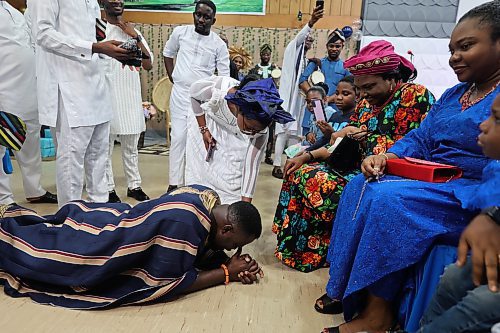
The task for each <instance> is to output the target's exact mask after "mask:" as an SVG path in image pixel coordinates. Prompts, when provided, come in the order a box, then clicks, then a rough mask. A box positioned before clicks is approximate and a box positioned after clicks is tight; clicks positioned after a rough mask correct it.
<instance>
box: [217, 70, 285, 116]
mask: <svg viewBox="0 0 500 333" xmlns="http://www.w3.org/2000/svg"><path fill="white" fill-rule="evenodd" d="M225 98H226V100H227V101H228V102H231V103H233V104H236V105H238V106H239V107H240V111H241V112H242V113H243V115H244V116H245V117H247V118H249V119H255V120H258V121H260V122H262V123H264V124H269V123H270V122H271V121H273V120H274V121H276V122H278V123H280V124H286V123H289V122H291V121H294V120H295V119H294V118H293V117H292V116H291V115H290V113H288V112H286V111H285V110H283V108H282V107H281V103H283V100H282V99H280V94H279V93H278V89H277V88H276V85H275V84H274V81H273V79H272V78H269V79H264V80H258V81H251V82H249V83H247V84H246V85H245V86H244V87H243V88H241V89H239V90H237V91H236V92H235V93H234V94H227V95H226V97H225Z"/></svg>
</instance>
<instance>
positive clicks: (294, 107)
mask: <svg viewBox="0 0 500 333" xmlns="http://www.w3.org/2000/svg"><path fill="white" fill-rule="evenodd" d="M311 31H312V28H311V27H310V26H309V24H306V26H305V27H304V28H302V30H301V31H300V32H299V33H298V34H297V36H295V38H294V39H293V40H292V41H291V42H290V43H289V44H288V45H287V47H286V49H285V54H284V57H283V68H282V74H281V79H280V88H279V93H280V97H281V99H283V104H282V107H283V109H285V110H286V111H288V112H289V113H290V114H291V115H292V117H293V118H294V119H295V121H292V122H290V123H287V124H284V125H282V124H279V123H277V124H276V134H280V133H285V132H290V134H292V135H300V130H301V124H302V119H303V118H304V110H305V106H306V102H305V99H304V97H303V96H302V95H301V94H300V88H299V79H300V75H301V74H302V71H303V70H304V68H305V64H306V62H305V58H304V55H305V53H304V51H305V50H304V43H305V41H306V38H307V36H308V35H309V34H310V33H311ZM299 59H300V60H299ZM297 64H298V66H297Z"/></svg>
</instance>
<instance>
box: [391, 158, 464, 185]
mask: <svg viewBox="0 0 500 333" xmlns="http://www.w3.org/2000/svg"><path fill="white" fill-rule="evenodd" d="M386 173H388V174H390V175H395V176H400V177H404V178H409V179H415V180H421V181H424V182H431V183H445V182H448V181H450V180H453V179H457V178H460V177H462V169H460V168H458V167H455V166H452V165H446V164H441V163H435V162H429V161H424V160H419V159H416V158H411V157H404V158H396V159H391V160H388V161H387V166H386Z"/></svg>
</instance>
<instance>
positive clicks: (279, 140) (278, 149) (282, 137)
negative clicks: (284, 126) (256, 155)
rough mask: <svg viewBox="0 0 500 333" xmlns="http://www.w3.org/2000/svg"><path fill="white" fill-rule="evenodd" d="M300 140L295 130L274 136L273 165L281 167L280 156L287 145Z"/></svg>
mask: <svg viewBox="0 0 500 333" xmlns="http://www.w3.org/2000/svg"><path fill="white" fill-rule="evenodd" d="M299 142H300V137H299V136H298V135H296V134H295V132H289V131H287V132H282V133H279V134H278V135H277V136H276V145H275V146H274V163H273V165H274V166H277V167H281V165H282V164H281V157H282V155H283V152H284V151H285V148H286V147H287V146H293V145H295V144H297V143H299Z"/></svg>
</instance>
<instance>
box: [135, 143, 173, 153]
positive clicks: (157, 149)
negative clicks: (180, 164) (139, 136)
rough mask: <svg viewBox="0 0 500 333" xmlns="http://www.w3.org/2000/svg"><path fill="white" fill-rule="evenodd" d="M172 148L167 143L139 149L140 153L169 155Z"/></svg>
mask: <svg viewBox="0 0 500 333" xmlns="http://www.w3.org/2000/svg"><path fill="white" fill-rule="evenodd" d="M169 151H170V148H169V147H168V146H167V145H160V144H156V145H152V146H147V147H143V148H140V149H139V154H148V155H160V156H168V155H169Z"/></svg>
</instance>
